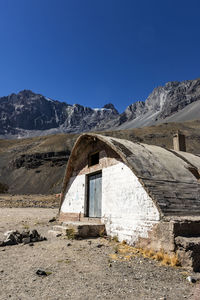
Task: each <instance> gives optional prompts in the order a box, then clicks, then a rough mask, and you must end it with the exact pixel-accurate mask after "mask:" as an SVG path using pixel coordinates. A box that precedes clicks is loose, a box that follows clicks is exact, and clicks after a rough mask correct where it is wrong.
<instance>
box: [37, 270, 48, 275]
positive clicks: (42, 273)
mask: <svg viewBox="0 0 200 300" xmlns="http://www.w3.org/2000/svg"><path fill="white" fill-rule="evenodd" d="M36 274H37V275H38V276H47V273H46V272H45V271H44V270H40V269H38V270H37V271H36Z"/></svg>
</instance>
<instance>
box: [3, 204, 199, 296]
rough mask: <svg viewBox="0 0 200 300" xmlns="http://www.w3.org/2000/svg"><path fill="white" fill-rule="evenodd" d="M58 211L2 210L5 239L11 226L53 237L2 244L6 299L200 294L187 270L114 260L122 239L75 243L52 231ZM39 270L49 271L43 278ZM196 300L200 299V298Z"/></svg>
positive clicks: (149, 262) (144, 261) (137, 259)
mask: <svg viewBox="0 0 200 300" xmlns="http://www.w3.org/2000/svg"><path fill="white" fill-rule="evenodd" d="M56 213H57V209H48V208H1V210H0V240H1V239H2V238H3V233H4V232H5V231H7V230H11V229H18V230H23V229H37V230H38V232H39V233H40V234H42V235H44V236H46V237H47V239H48V240H47V241H43V242H38V243H34V245H33V246H30V245H29V244H27V245H22V244H20V245H16V246H7V247H0V287H1V288H0V299H15V300H18V299H45V300H47V299H49V300H50V299H52V300H56V299H57V300H62V299H82V300H85V299H115V300H117V299H135V300H140V299H144V300H147V299H153V300H159V299H160V300H161V299H163V300H164V299H166V300H169V299H171V300H176V299H177V300H178V299H179V300H180V299H194V297H195V292H196V295H197V297H198V295H199V292H198V293H197V290H198V288H199V287H198V284H190V283H189V282H188V281H187V280H186V279H185V277H186V276H188V275H192V276H197V274H195V275H194V274H192V273H187V272H185V270H183V269H181V268H172V267H165V266H160V265H159V263H158V262H155V261H153V260H150V259H145V258H143V257H135V258H133V259H131V260H129V261H120V260H114V261H113V260H112V259H111V258H110V256H109V255H110V254H113V253H114V250H115V248H116V243H114V242H109V241H108V240H106V239H103V238H98V239H86V240H73V241H69V240H67V239H65V238H63V237H57V238H56V237H53V236H51V235H49V234H48V230H50V229H51V227H52V223H49V222H48V220H49V219H50V218H52V217H53V216H55V215H56ZM37 269H42V270H45V271H46V272H49V273H48V274H49V275H48V276H45V277H39V276H38V275H36V271H37ZM195 299H199V298H196V297H195Z"/></svg>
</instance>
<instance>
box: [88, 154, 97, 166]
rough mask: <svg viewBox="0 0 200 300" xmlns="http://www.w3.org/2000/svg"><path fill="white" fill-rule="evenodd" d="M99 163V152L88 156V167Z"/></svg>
mask: <svg viewBox="0 0 200 300" xmlns="http://www.w3.org/2000/svg"><path fill="white" fill-rule="evenodd" d="M98 163H99V152H95V153H92V154H90V155H89V161H88V165H89V167H91V166H94V165H97V164H98Z"/></svg>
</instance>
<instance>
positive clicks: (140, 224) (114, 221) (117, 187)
mask: <svg viewBox="0 0 200 300" xmlns="http://www.w3.org/2000/svg"><path fill="white" fill-rule="evenodd" d="M102 177H103V180H102V216H103V219H104V222H105V224H106V230H107V233H108V234H109V235H111V236H115V235H117V236H118V238H119V240H120V241H122V240H126V241H128V242H131V243H134V242H135V241H136V240H137V239H138V237H144V238H145V237H148V231H149V230H150V229H151V228H152V226H153V225H154V224H155V223H158V221H159V219H160V217H159V212H158V210H157V208H156V206H155V204H154V203H153V201H152V199H151V198H150V197H149V196H148V194H147V193H146V191H145V190H144V188H143V186H142V185H141V183H140V182H139V180H138V178H137V177H136V176H135V175H134V174H133V172H132V171H131V170H130V168H128V167H127V166H126V165H125V164H124V163H118V164H117V165H114V166H111V167H109V168H106V169H103V171H102Z"/></svg>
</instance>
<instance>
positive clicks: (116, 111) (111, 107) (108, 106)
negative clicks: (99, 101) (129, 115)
mask: <svg viewBox="0 0 200 300" xmlns="http://www.w3.org/2000/svg"><path fill="white" fill-rule="evenodd" d="M103 108H106V109H111V110H112V111H113V112H114V113H116V114H119V112H118V110H117V109H116V108H115V106H114V105H113V104H112V103H107V104H105V105H104V106H103Z"/></svg>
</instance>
